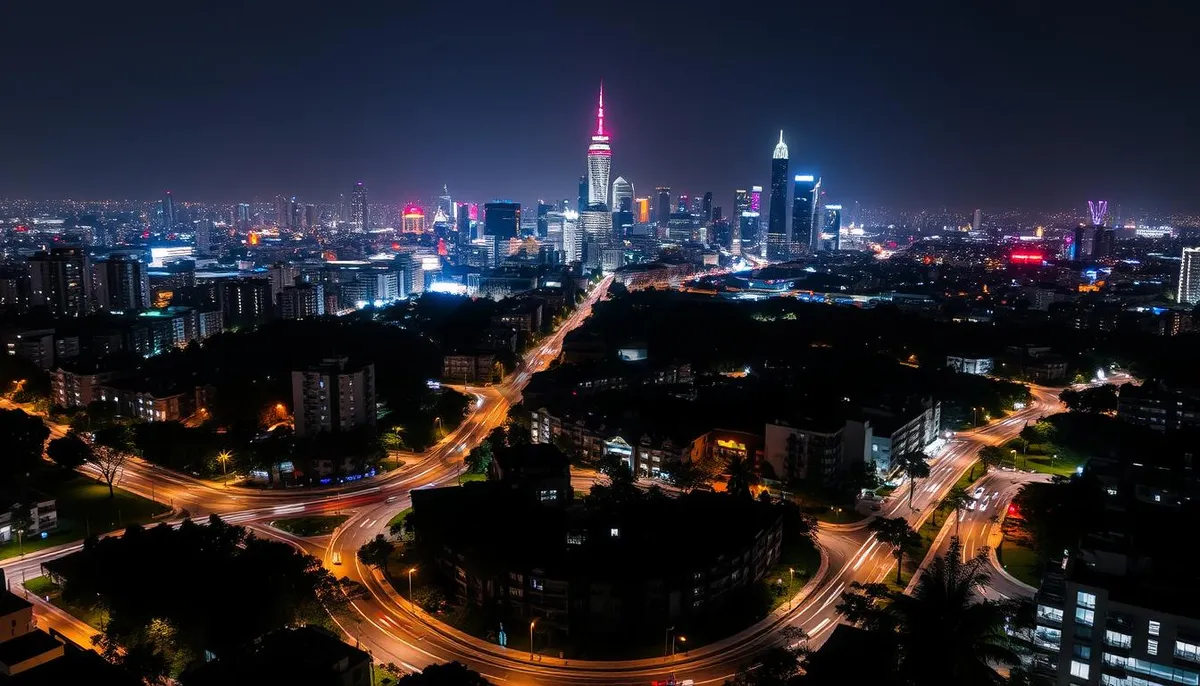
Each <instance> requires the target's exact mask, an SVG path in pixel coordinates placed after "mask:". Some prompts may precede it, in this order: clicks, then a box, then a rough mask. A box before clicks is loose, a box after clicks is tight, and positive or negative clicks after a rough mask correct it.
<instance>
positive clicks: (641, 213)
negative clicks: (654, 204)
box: [633, 198, 650, 224]
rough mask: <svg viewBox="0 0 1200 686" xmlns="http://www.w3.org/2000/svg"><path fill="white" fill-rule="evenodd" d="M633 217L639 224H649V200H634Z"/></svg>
mask: <svg viewBox="0 0 1200 686" xmlns="http://www.w3.org/2000/svg"><path fill="white" fill-rule="evenodd" d="M633 206H634V217H635V218H636V219H637V222H638V223H639V224H649V223H650V198H634V200H633Z"/></svg>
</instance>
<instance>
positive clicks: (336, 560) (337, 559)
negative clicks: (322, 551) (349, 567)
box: [333, 550, 342, 565]
mask: <svg viewBox="0 0 1200 686" xmlns="http://www.w3.org/2000/svg"><path fill="white" fill-rule="evenodd" d="M333 564H335V565H340V564H342V554H341V553H340V552H338V551H336V550H335V551H333Z"/></svg>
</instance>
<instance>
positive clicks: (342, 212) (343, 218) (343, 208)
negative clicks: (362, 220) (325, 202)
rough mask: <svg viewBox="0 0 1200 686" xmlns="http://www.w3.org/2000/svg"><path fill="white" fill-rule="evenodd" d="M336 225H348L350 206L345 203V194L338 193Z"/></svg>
mask: <svg viewBox="0 0 1200 686" xmlns="http://www.w3.org/2000/svg"><path fill="white" fill-rule="evenodd" d="M337 223H338V224H349V223H350V205H349V204H348V203H347V202H346V194H345V193H338V206H337Z"/></svg>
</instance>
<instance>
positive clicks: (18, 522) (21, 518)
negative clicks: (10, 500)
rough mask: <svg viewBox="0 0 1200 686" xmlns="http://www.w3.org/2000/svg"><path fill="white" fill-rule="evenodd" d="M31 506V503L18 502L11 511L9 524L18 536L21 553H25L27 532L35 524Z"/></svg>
mask: <svg viewBox="0 0 1200 686" xmlns="http://www.w3.org/2000/svg"><path fill="white" fill-rule="evenodd" d="M30 509H31V507H30V505H29V503H24V504H22V503H17V504H16V505H13V507H12V509H11V510H10V511H9V512H10V515H9V520H8V523H9V526H10V527H12V532H13V534H14V535H16V537H17V545H18V546H19V547H20V548H21V553H22V554H24V553H25V532H26V531H29V527H31V526H33V517H31V516H30V515H29V511H30Z"/></svg>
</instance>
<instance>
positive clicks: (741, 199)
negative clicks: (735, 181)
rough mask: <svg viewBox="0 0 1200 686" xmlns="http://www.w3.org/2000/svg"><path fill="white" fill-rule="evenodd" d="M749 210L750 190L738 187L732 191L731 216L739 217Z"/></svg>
mask: <svg viewBox="0 0 1200 686" xmlns="http://www.w3.org/2000/svg"><path fill="white" fill-rule="evenodd" d="M749 211H750V191H747V190H745V189H741V188H739V189H738V190H736V191H734V192H733V216H735V217H740V216H742V213H743V212H749Z"/></svg>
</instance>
